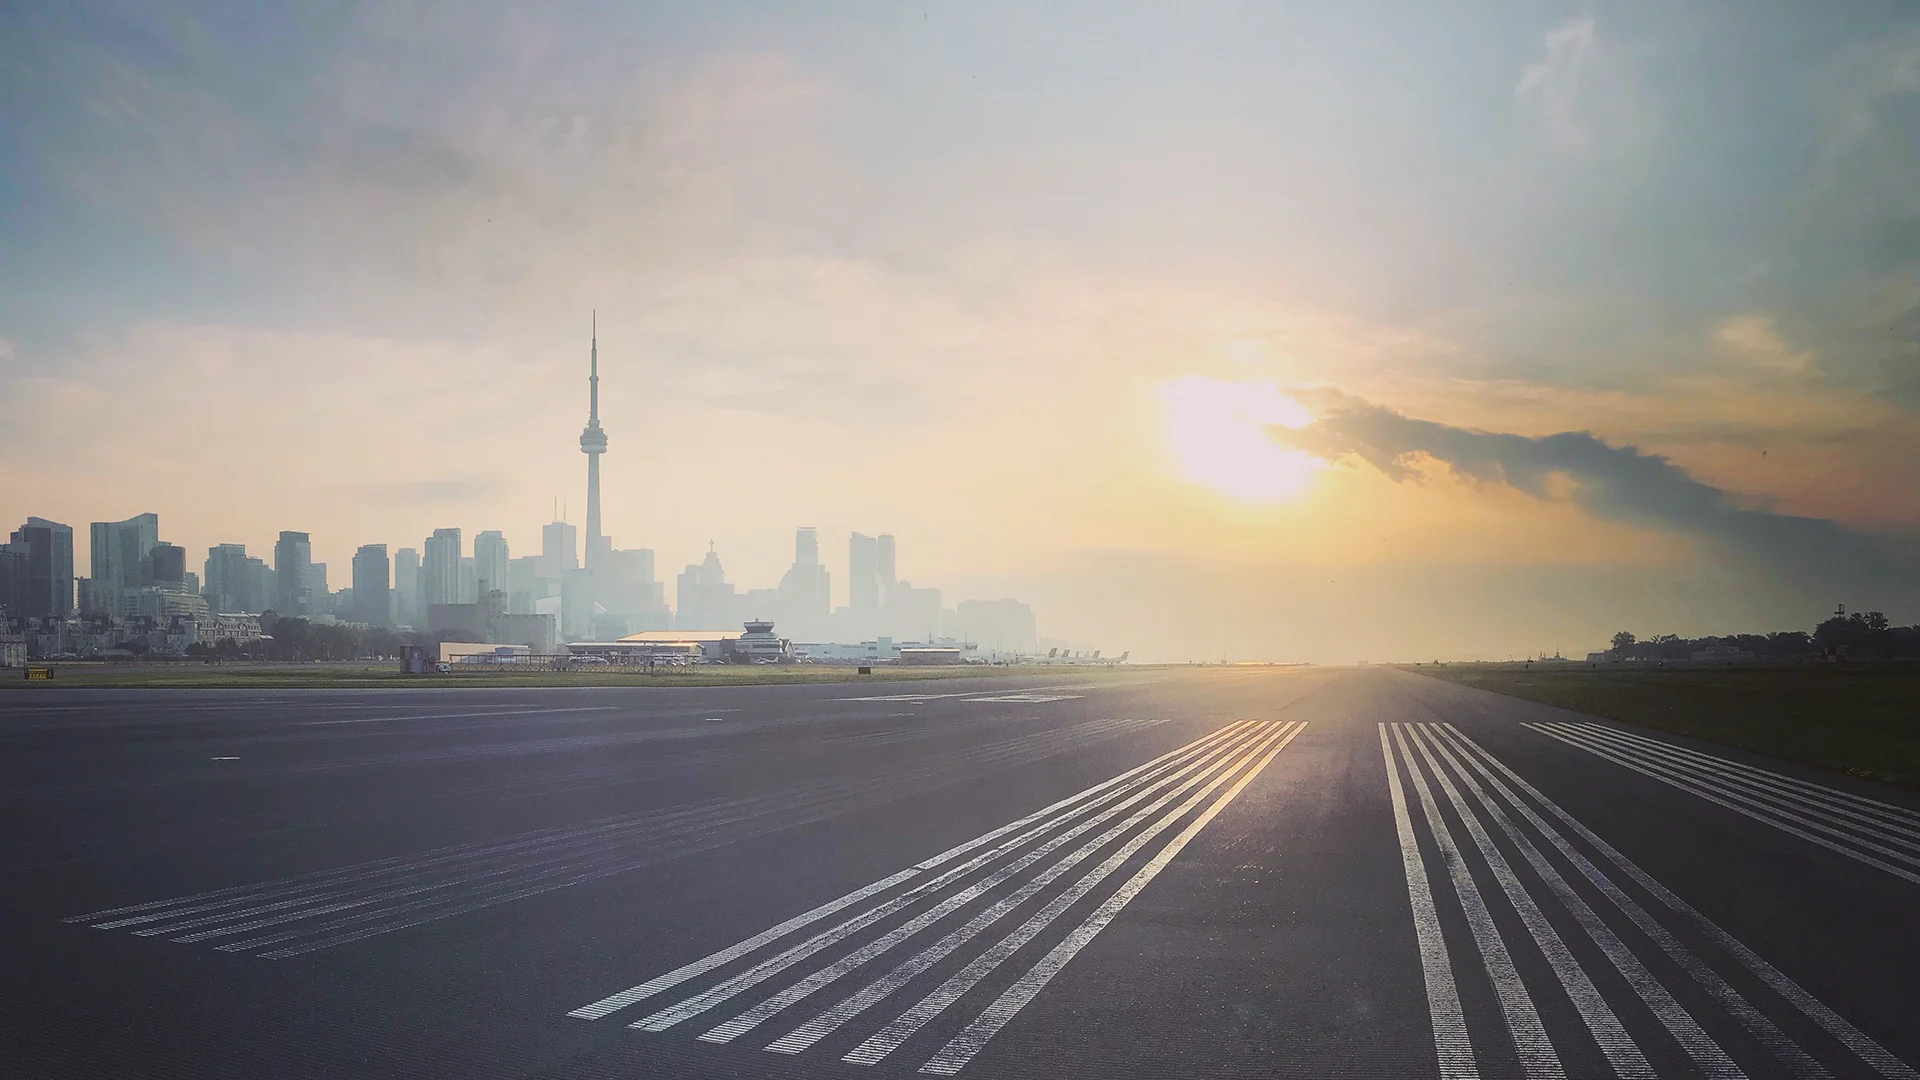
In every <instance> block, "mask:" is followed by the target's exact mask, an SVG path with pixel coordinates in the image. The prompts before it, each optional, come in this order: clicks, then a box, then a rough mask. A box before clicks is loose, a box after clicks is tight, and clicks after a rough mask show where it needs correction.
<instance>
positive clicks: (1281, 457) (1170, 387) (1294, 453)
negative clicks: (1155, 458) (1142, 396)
mask: <svg viewBox="0 0 1920 1080" xmlns="http://www.w3.org/2000/svg"><path fill="white" fill-rule="evenodd" d="M1160 400H1161V401H1162V402H1163V403H1164V404H1165V405H1166V409H1167V439H1168V441H1169V442H1170V443H1171V444H1172V447H1173V452H1174V455H1175V457H1177V458H1178V460H1179V463H1180V470H1181V472H1182V473H1183V474H1184V475H1185V476H1186V478H1187V479H1189V480H1191V481H1193V482H1195V483H1198V484H1204V485H1206V486H1207V487H1210V488H1213V489H1214V490H1215V491H1218V492H1220V493H1221V494H1223V495H1228V496H1231V497H1233V498H1236V499H1243V500H1246V501H1248V502H1280V501H1283V500H1286V499H1292V498H1295V497H1297V496H1299V495H1301V494H1302V493H1304V492H1305V491H1306V489H1307V486H1308V485H1309V484H1310V483H1311V482H1312V481H1313V474H1314V473H1315V472H1316V471H1318V470H1319V469H1320V468H1321V467H1322V466H1323V465H1324V464H1325V463H1324V462H1322V461H1321V460H1320V459H1319V458H1316V457H1314V456H1313V455H1311V454H1308V453H1305V452H1302V451H1299V450H1289V449H1287V448H1286V447H1283V446H1281V445H1279V444H1278V443H1276V442H1274V441H1273V437H1272V436H1271V435H1269V434H1268V433H1267V429H1268V428H1271V427H1274V426H1280V427H1301V426H1303V425H1305V424H1308V423H1311V422H1312V421H1313V416H1312V414H1310V413H1308V412H1307V410H1306V408H1305V406H1302V405H1301V404H1300V403H1299V402H1297V401H1295V400H1293V399H1292V398H1290V397H1287V396H1286V395H1285V394H1282V393H1281V392H1280V390H1279V388H1278V387H1276V386H1274V385H1273V384H1272V383H1269V382H1222V381H1220V380H1218V379H1208V378H1203V377H1201V376H1197V375H1193V376H1188V377H1186V378H1183V379H1175V380H1174V381H1172V382H1168V383H1165V384H1162V385H1161V387H1160Z"/></svg>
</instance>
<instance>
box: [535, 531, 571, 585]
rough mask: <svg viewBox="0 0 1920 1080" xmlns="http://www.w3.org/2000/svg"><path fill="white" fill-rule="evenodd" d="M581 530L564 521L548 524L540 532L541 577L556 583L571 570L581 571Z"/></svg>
mask: <svg viewBox="0 0 1920 1080" xmlns="http://www.w3.org/2000/svg"><path fill="white" fill-rule="evenodd" d="M579 536H580V530H578V529H576V528H574V527H573V526H572V525H569V524H567V523H566V522H564V521H554V522H550V523H548V524H547V525H546V526H545V527H544V528H542V529H541V530H540V561H541V566H540V576H541V577H543V578H552V579H554V580H555V581H558V580H560V578H561V577H562V576H563V575H564V574H566V572H567V571H569V570H578V569H580V539H579Z"/></svg>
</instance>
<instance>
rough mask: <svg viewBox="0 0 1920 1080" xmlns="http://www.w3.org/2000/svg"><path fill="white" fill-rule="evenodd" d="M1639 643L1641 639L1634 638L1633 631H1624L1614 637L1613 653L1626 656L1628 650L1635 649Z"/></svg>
mask: <svg viewBox="0 0 1920 1080" xmlns="http://www.w3.org/2000/svg"><path fill="white" fill-rule="evenodd" d="M1639 641H1640V639H1639V638H1637V637H1634V636H1633V631H1631V630H1622V631H1620V632H1619V633H1617V634H1615V635H1613V651H1614V652H1617V653H1621V654H1623V655H1624V654H1625V653H1626V651H1627V650H1628V649H1631V648H1633V647H1634V646H1635V645H1636V644H1638V643H1639Z"/></svg>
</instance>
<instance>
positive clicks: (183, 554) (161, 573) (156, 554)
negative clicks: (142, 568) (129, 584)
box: [145, 541, 187, 592]
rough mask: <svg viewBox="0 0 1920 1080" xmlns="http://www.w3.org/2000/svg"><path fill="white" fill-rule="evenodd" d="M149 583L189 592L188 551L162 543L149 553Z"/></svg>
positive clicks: (147, 576) (154, 546)
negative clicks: (177, 587)
mask: <svg viewBox="0 0 1920 1080" xmlns="http://www.w3.org/2000/svg"><path fill="white" fill-rule="evenodd" d="M145 577H146V580H147V583H148V584H150V585H163V586H172V585H178V586H180V590H181V591H182V592H185V591H187V589H186V585H187V549H186V548H183V547H176V546H174V545H173V544H169V543H166V542H165V541H162V542H160V543H158V544H155V545H153V547H152V548H150V549H148V551H147V572H146V574H145Z"/></svg>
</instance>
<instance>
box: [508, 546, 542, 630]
mask: <svg viewBox="0 0 1920 1080" xmlns="http://www.w3.org/2000/svg"><path fill="white" fill-rule="evenodd" d="M541 561H542V558H541V556H539V555H522V556H520V557H519V558H517V559H511V560H509V561H508V562H507V614H509V615H531V614H533V613H534V605H535V604H536V603H538V602H540V601H542V600H545V599H546V598H547V597H549V596H551V595H553V594H552V592H551V591H550V590H549V588H548V583H549V582H550V581H551V579H549V578H543V577H541V576H540V563H541Z"/></svg>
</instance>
